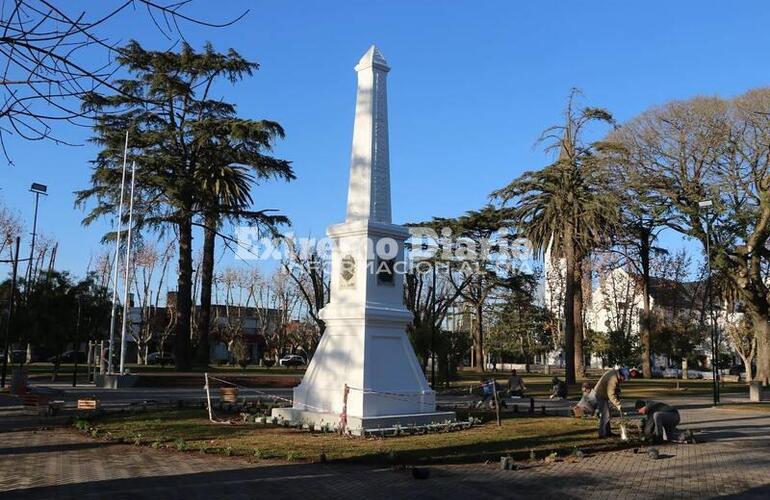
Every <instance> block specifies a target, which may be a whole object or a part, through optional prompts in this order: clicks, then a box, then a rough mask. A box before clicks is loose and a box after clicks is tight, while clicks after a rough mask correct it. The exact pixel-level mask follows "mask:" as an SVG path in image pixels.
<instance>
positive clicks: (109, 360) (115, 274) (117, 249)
mask: <svg viewBox="0 0 770 500" xmlns="http://www.w3.org/2000/svg"><path fill="white" fill-rule="evenodd" d="M127 157H128V131H126V145H125V147H124V149H123V176H122V177H121V180H120V205H118V234H117V237H116V239H115V262H114V265H113V266H112V304H111V305H112V311H111V313H110V341H109V347H108V352H107V373H110V374H111V373H112V347H113V344H114V343H115V315H116V313H117V310H116V309H117V307H118V306H117V304H115V301H116V300H117V294H118V259H119V255H120V254H119V252H120V230H121V229H122V228H123V191H125V185H126V160H127Z"/></svg>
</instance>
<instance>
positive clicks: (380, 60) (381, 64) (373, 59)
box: [356, 44, 390, 71]
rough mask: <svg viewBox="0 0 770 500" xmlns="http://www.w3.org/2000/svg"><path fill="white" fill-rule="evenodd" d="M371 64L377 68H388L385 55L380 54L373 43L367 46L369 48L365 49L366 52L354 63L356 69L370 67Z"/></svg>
mask: <svg viewBox="0 0 770 500" xmlns="http://www.w3.org/2000/svg"><path fill="white" fill-rule="evenodd" d="M372 66H374V67H376V68H379V69H384V70H386V71H387V70H389V69H390V66H388V62H387V61H386V60H385V56H383V55H382V52H380V49H378V48H377V46H376V45H374V44H372V46H371V47H369V50H367V51H366V54H364V55H363V57H361V59H360V60H359V61H358V64H357V65H356V71H361V70H362V69H366V68H371V67H372Z"/></svg>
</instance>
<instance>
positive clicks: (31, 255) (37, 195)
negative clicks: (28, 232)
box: [26, 191, 40, 296]
mask: <svg viewBox="0 0 770 500" xmlns="http://www.w3.org/2000/svg"><path fill="white" fill-rule="evenodd" d="M33 192H34V193H35V215H34V216H33V217H32V243H31V244H30V246H29V264H28V265H27V290H26V293H27V296H29V289H30V284H31V283H32V272H33V269H32V266H33V265H34V256H35V236H36V235H37V208H38V205H39V203H40V193H38V192H36V191H33Z"/></svg>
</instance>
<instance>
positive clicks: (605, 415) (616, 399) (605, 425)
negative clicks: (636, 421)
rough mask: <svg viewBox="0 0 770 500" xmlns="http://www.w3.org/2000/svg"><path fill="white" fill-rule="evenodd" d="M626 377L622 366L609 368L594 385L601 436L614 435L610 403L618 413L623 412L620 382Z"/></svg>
mask: <svg viewBox="0 0 770 500" xmlns="http://www.w3.org/2000/svg"><path fill="white" fill-rule="evenodd" d="M624 378H626V374H625V373H624V372H623V369H622V368H619V369H614V370H608V371H607V372H605V373H604V375H602V376H601V378H600V379H599V381H598V382H596V385H595V386H594V395H595V396H596V411H597V412H599V437H600V438H607V437H611V436H612V430H611V428H610V419H611V414H610V405H612V406H614V407H615V408H616V409H617V410H618V413H621V414H622V409H621V405H620V382H621V381H622V380H623V379H624Z"/></svg>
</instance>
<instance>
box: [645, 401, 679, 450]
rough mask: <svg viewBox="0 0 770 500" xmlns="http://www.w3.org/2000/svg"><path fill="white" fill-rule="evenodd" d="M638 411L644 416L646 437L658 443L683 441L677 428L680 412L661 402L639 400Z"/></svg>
mask: <svg viewBox="0 0 770 500" xmlns="http://www.w3.org/2000/svg"><path fill="white" fill-rule="evenodd" d="M634 407H635V408H636V410H637V411H638V412H639V413H641V414H642V415H644V435H645V436H646V437H648V438H652V439H655V440H657V441H677V442H678V441H681V436H680V433H679V431H678V430H677V428H676V426H677V425H679V420H680V417H679V410H677V409H676V408H674V407H673V406H669V405H667V404H666V403H661V402H659V401H643V400H641V399H640V400H638V401H637V402H636V404H634Z"/></svg>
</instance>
